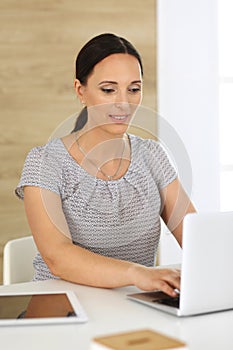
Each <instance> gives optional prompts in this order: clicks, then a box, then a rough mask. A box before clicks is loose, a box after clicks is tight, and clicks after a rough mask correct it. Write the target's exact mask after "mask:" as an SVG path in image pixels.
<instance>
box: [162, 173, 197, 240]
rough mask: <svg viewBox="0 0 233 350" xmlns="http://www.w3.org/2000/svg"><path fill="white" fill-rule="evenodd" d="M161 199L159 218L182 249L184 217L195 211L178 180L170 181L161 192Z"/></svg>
mask: <svg viewBox="0 0 233 350" xmlns="http://www.w3.org/2000/svg"><path fill="white" fill-rule="evenodd" d="M161 198H162V205H163V207H162V214H161V217H162V219H163V221H164V222H165V224H166V225H167V227H168V229H169V230H170V231H171V232H172V233H173V235H174V236H175V238H176V240H177V242H178V243H179V245H180V246H181V247H182V224H183V219H184V216H185V215H186V214H188V213H194V212H195V211H196V210H195V208H194V206H193V204H192V203H191V201H190V199H189V197H188V196H187V194H186V192H185V191H184V189H183V187H182V185H181V184H180V182H179V180H178V179H175V180H174V181H172V182H171V183H170V184H169V185H168V186H166V187H165V188H164V189H163V190H162V191H161Z"/></svg>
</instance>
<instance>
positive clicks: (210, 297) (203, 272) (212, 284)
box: [128, 212, 233, 316]
mask: <svg viewBox="0 0 233 350" xmlns="http://www.w3.org/2000/svg"><path fill="white" fill-rule="evenodd" d="M232 270H233V212H217V213H192V214H187V215H186V216H185V218H184V222H183V252H182V268H181V286H180V291H179V295H178V297H177V298H171V297H169V296H168V295H166V294H165V293H163V292H161V291H155V292H140V293H134V294H130V295H128V298H129V299H131V300H134V301H138V302H140V303H143V304H146V305H148V306H151V307H153V308H156V309H159V310H162V311H165V312H168V313H171V314H173V315H176V316H191V315H198V314H204V313H210V312H216V311H223V310H230V309H233V273H232Z"/></svg>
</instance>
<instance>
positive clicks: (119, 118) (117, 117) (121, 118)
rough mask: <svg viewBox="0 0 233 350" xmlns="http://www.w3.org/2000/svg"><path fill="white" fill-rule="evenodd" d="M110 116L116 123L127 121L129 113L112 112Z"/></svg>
mask: <svg viewBox="0 0 233 350" xmlns="http://www.w3.org/2000/svg"><path fill="white" fill-rule="evenodd" d="M109 117H110V118H111V119H112V121H113V122H114V123H125V122H126V121H127V119H128V118H129V115H126V114H124V115H113V114H110V115H109Z"/></svg>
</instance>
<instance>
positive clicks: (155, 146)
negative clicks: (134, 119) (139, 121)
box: [128, 134, 162, 153]
mask: <svg viewBox="0 0 233 350" xmlns="http://www.w3.org/2000/svg"><path fill="white" fill-rule="evenodd" d="M128 136H129V139H130V143H131V145H132V147H133V148H134V149H136V150H137V151H140V150H143V151H147V152H148V153H151V152H153V151H154V152H155V151H159V150H160V149H162V146H161V144H160V143H159V141H157V140H154V139H144V138H142V137H140V136H137V135H133V134H128Z"/></svg>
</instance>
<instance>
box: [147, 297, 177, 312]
mask: <svg viewBox="0 0 233 350" xmlns="http://www.w3.org/2000/svg"><path fill="white" fill-rule="evenodd" d="M152 302H153V303H159V304H164V305H168V306H172V307H175V308H177V309H179V306H180V297H179V295H178V296H177V297H175V298H172V297H169V296H168V297H165V298H161V299H154V300H152Z"/></svg>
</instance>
